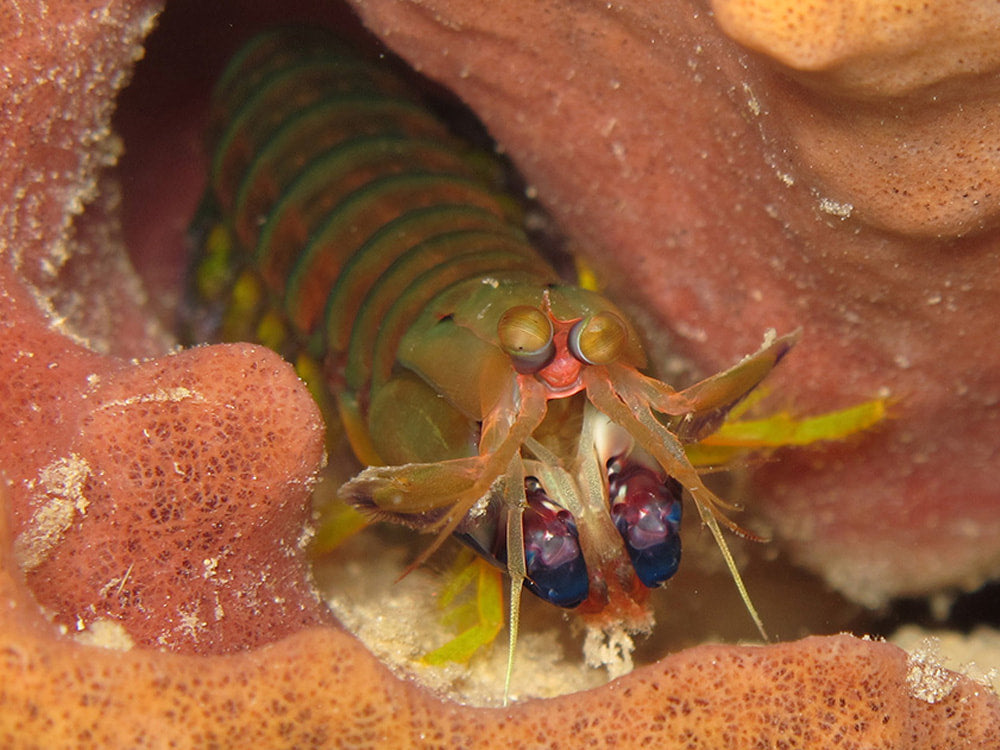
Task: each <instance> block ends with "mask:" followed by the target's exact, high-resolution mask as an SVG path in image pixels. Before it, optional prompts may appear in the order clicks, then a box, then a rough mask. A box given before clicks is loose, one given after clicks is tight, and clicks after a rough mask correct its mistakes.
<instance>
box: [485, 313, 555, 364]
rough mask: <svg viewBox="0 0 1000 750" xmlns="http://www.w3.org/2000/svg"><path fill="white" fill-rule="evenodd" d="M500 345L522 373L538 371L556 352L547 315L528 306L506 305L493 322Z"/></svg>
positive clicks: (550, 323)
mask: <svg viewBox="0 0 1000 750" xmlns="http://www.w3.org/2000/svg"><path fill="white" fill-rule="evenodd" d="M497 336H498V337H499V338H500V346H502V347H503V350H504V351H505V352H507V354H509V355H510V358H511V360H512V361H513V363H514V369H515V370H517V371H518V372H520V373H522V374H528V373H533V372H538V371H539V370H541V369H542V368H543V367H545V365H547V364H548V363H549V362H551V361H552V358H553V357H554V356H555V353H556V346H555V343H554V342H553V341H552V321H551V320H549V316H548V315H546V314H545V313H544V312H542V311H541V310H539V309H538V308H537V307H531V306H530V305H518V306H517V307H512V308H510V309H509V310H508V311H507V312H505V313H504V314H503V315H502V316H500V322H499V323H497Z"/></svg>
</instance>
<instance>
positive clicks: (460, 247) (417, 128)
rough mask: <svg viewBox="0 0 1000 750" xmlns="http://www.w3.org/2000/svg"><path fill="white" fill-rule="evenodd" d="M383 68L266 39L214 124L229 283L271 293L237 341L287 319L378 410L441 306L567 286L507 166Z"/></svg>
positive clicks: (292, 331) (251, 52) (240, 327)
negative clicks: (475, 287)
mask: <svg viewBox="0 0 1000 750" xmlns="http://www.w3.org/2000/svg"><path fill="white" fill-rule="evenodd" d="M381 65H382V66H380V64H379V63H377V62H369V61H364V60H359V59H358V58H357V56H356V55H355V54H354V53H353V52H350V51H348V50H347V49H345V48H344V47H343V46H342V45H341V44H340V43H338V42H337V41H336V40H335V39H332V38H331V37H330V36H329V35H327V34H325V33H322V32H320V31H312V30H303V29H294V30H280V31H276V32H271V33H268V34H265V35H262V36H259V37H257V38H256V39H255V40H253V41H252V42H251V43H250V44H248V45H247V46H246V47H244V48H243V50H242V51H241V52H240V53H238V54H237V56H236V57H235V58H234V59H233V60H232V62H231V63H230V65H229V67H228V68H227V69H226V71H225V72H224V73H223V75H222V77H221V78H220V81H219V83H218V84H217V87H216V89H215V91H214V93H213V97H212V113H211V123H210V126H209V140H210V151H211V172H210V180H209V181H210V189H209V201H208V202H209V203H210V204H213V213H214V214H215V216H216V220H218V221H220V222H221V223H222V225H223V226H224V227H225V228H226V230H227V234H228V238H229V239H228V242H227V262H226V272H227V274H228V276H229V278H231V279H232V278H236V277H237V276H238V275H239V273H240V272H241V271H242V270H243V269H251V272H252V273H253V274H254V276H255V277H256V279H257V280H258V281H260V282H262V286H263V290H264V291H263V293H262V294H261V299H260V300H259V302H257V301H255V304H254V305H253V306H252V307H253V310H252V311H248V310H245V309H244V310H242V311H241V312H240V314H241V315H245V314H246V313H247V312H252V314H251V315H250V316H249V317H245V318H244V319H243V320H240V321H238V322H237V323H235V324H234V326H233V330H232V331H230V332H229V333H228V334H225V333H224V337H226V338H246V337H250V338H258V337H259V336H256V335H254V330H255V326H257V325H259V323H260V320H261V318H262V317H263V316H264V315H265V314H266V313H268V312H270V313H273V312H274V311H275V310H279V311H280V313H281V317H282V318H283V319H284V320H283V322H284V323H285V324H286V325H285V326H284V327H285V328H286V329H287V330H286V331H285V334H287V336H288V337H289V338H285V337H284V336H283V341H285V342H286V343H287V342H288V341H289V339H291V340H294V341H297V342H298V345H299V346H307V347H308V349H309V351H311V352H312V353H313V354H314V356H316V357H317V358H319V359H326V360H327V361H328V362H330V361H334V362H336V363H337V367H336V368H335V369H336V370H337V373H338V375H337V376H338V377H341V376H342V378H343V381H342V383H339V384H338V385H337V388H342V389H344V390H345V391H346V392H347V393H348V394H352V396H353V398H354V399H355V400H356V401H358V402H359V403H360V404H361V405H362V406H361V407H359V408H361V410H362V411H364V410H365V408H364V405H366V404H368V403H370V402H371V401H373V400H375V399H376V398H377V396H378V389H379V388H380V387H381V386H382V385H383V384H385V383H386V382H387V381H388V380H389V379H390V378H391V376H392V374H393V372H394V370H395V369H396V368H397V367H398V365H399V352H400V346H401V343H402V341H403V339H404V337H405V336H406V334H407V333H408V332H410V331H412V329H413V326H414V323H415V321H416V320H417V319H418V318H419V317H420V316H421V315H423V314H425V313H426V311H427V310H428V309H432V308H434V306H435V301H436V300H438V299H439V298H440V296H441V295H443V294H445V293H453V292H454V290H455V289H456V288H457V287H460V286H461V285H462V284H463V283H471V284H481V283H482V282H483V280H490V281H496V280H501V281H504V282H510V283H513V284H515V285H519V284H525V285H530V286H531V287H533V288H535V289H538V290H541V289H544V288H545V287H546V285H549V284H552V283H554V282H556V281H557V280H558V277H557V275H556V273H555V271H554V270H553V269H552V268H551V266H550V265H549V264H548V263H547V262H546V261H545V260H543V259H542V258H541V257H540V256H539V255H538V253H537V252H536V251H535V250H534V248H533V247H532V246H531V245H530V244H529V242H528V240H527V238H526V237H525V235H524V232H523V231H522V229H521V226H520V211H519V208H518V206H517V203H516V202H515V201H513V200H512V199H511V198H510V197H509V196H506V195H504V194H503V193H502V192H500V191H499V190H498V187H497V181H498V180H497V178H498V176H499V175H500V170H499V167H498V166H497V165H496V164H495V163H493V162H492V161H491V160H489V159H487V158H484V155H483V154H482V153H481V152H478V151H474V150H471V149H470V148H469V147H468V145H467V144H465V143H464V142H462V141H459V140H458V139H456V138H454V137H453V136H452V135H451V134H450V133H449V131H448V128H447V127H446V126H445V125H444V124H443V123H442V122H441V121H440V120H439V119H438V118H437V117H435V116H434V115H433V114H432V113H430V112H429V111H428V110H427V109H426V108H425V107H424V106H423V105H422V104H421V103H420V102H418V101H416V100H415V98H413V97H412V95H411V94H410V93H409V92H408V91H407V90H406V89H405V88H404V87H403V86H402V85H401V84H400V83H399V81H398V80H397V78H396V77H395V76H394V75H392V74H391V73H390V72H389V71H388V70H385V69H383V67H384V66H386V64H384V63H383V64H381ZM511 289H513V287H511ZM519 290H520V287H519V286H518V287H517V290H515V296H517V294H518V293H520V292H519ZM202 293H203V296H205V292H204V291H203V292H202ZM229 294H230V290H229V289H228V288H227V289H225V290H224V291H219V292H216V293H215V294H214V295H213V294H212V293H208V295H207V296H209V297H212V296H216V297H219V298H225V297H227V296H228V295H229ZM234 317H235V313H233V311H232V310H230V318H234ZM468 345H469V346H470V347H471V348H472V350H473V351H470V354H473V355H474V354H475V351H474V350H475V349H476V346H477V345H476V343H475V342H471V341H470V342H468ZM290 348H294V347H290ZM286 353H287V352H286ZM328 369H329V368H328ZM458 400H459V401H462V400H463V399H462V398H461V397H459V398H458ZM469 403H470V404H471V403H472V399H471V397H470V399H469ZM463 406H464V405H463ZM470 410H471V411H470ZM462 411H463V412H465V413H466V416H468V417H470V418H472V419H473V420H474V419H478V418H480V417H481V414H480V413H478V412H477V410H476V409H475V408H473V407H471V406H470V407H469V408H468V409H465V408H463V409H462ZM389 452H390V453H391V452H392V451H391V449H390V450H389Z"/></svg>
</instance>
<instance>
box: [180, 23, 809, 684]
mask: <svg viewBox="0 0 1000 750" xmlns="http://www.w3.org/2000/svg"><path fill="white" fill-rule="evenodd" d="M209 140H210V148H211V169H210V175H209V190H208V193H207V196H206V200H205V202H204V216H203V219H204V221H203V222H202V226H203V227H205V226H208V227H209V229H208V230H206V231H204V232H203V237H204V243H203V246H202V253H201V257H200V259H199V260H198V261H197V263H196V266H195V274H194V278H195V282H196V286H197V290H198V294H199V296H200V297H201V299H202V300H203V301H204V302H207V303H208V305H207V306H208V308H209V310H212V309H214V311H215V313H216V314H217V315H218V317H219V327H220V331H219V332H218V333H219V336H217V338H223V339H230V340H247V339H250V340H257V341H260V342H262V343H265V344H267V345H268V346H271V347H273V348H275V349H277V350H279V351H281V352H282V353H283V354H285V355H286V356H289V357H290V358H298V360H299V364H300V373H302V374H303V376H304V377H305V378H306V380H307V381H309V382H310V386H311V388H312V390H313V393H314V395H316V396H317V399H318V400H319V401H320V404H321V406H323V407H324V409H325V410H326V411H327V412H328V413H327V416H328V417H330V416H331V414H330V413H329V409H327V408H326V407H328V406H329V397H330V396H331V395H332V397H333V398H334V399H335V400H336V405H337V410H338V412H339V416H340V417H341V419H342V421H343V423H344V425H345V428H346V432H347V435H348V438H349V439H350V442H351V445H352V447H353V448H354V451H355V453H356V454H357V456H358V458H359V459H360V460H361V461H362V462H364V463H366V464H368V465H369V468H367V469H365V470H364V471H362V472H361V473H360V474H359V475H358V476H356V477H355V478H353V479H352V480H350V481H349V482H347V483H345V484H344V485H343V486H342V487H341V488H340V491H339V494H340V496H341V497H342V498H344V499H345V500H347V501H348V502H349V503H351V504H352V505H355V506H356V507H359V508H361V509H363V510H367V511H370V512H371V514H372V515H373V516H375V517H380V518H385V519H389V520H393V521H396V522H399V523H404V524H408V525H410V526H413V527H415V528H419V529H424V530H433V531H435V532H437V534H438V536H437V543H440V541H441V540H443V539H444V538H446V537H447V536H448V535H450V534H451V533H453V532H455V533H457V534H458V535H459V537H460V538H461V539H462V540H463V541H465V542H466V543H468V544H470V545H471V546H473V548H474V549H476V550H477V551H478V552H479V553H480V554H481V555H482V556H483V557H484V558H486V559H487V560H489V561H490V562H492V563H493V564H495V565H498V566H500V567H503V568H505V569H506V570H507V572H508V574H509V575H510V576H511V579H512V585H511V613H512V623H513V625H512V628H511V632H510V639H511V641H510V644H511V651H513V642H514V639H515V638H516V612H517V603H518V597H519V596H520V589H521V584H520V582H523V583H524V585H525V586H526V587H528V588H529V590H531V591H532V592H533V593H535V594H536V595H538V596H540V597H542V598H543V599H545V600H547V601H549V602H551V603H553V604H557V605H558V606H563V607H576V606H580V607H581V611H585V612H587V613H589V614H592V615H594V616H602V617H604V618H605V619H607V620H609V621H614V622H618V623H621V622H625V623H626V627H629V628H633V629H642V628H645V627H647V626H648V620H647V619H646V615H645V614H644V612H645V611H646V610H645V594H643V593H642V587H647V588H652V587H656V586H659V585H661V584H662V583H663V582H664V581H665V580H666V579H667V578H669V577H670V576H671V575H673V572H674V571H675V570H676V567H677V563H678V561H679V553H680V538H679V522H680V503H681V494H682V492H686V493H688V495H689V496H690V497H692V499H693V500H694V502H695V504H696V506H697V507H698V510H699V513H700V514H701V516H702V518H703V519H704V520H705V523H706V524H708V525H709V527H710V529H711V530H712V533H713V536H715V538H716V541H717V542H718V543H719V546H720V549H721V550H722V552H723V555H724V557H725V559H726V563H727V565H728V566H729V569H730V571H731V573H732V574H733V577H734V579H735V581H736V583H737V587H738V588H739V590H740V593H741V596H742V597H743V599H744V602H745V603H746V605H747V608H748V610H749V611H750V613H751V614H752V615H753V617H754V620H755V622H756V623H757V624H758V627H759V628H760V629H761V632H763V628H762V626H761V625H760V620H759V618H758V617H757V615H756V612H755V611H754V610H753V607H752V605H751V603H750V601H749V598H748V596H747V594H746V591H745V588H744V587H743V585H742V582H741V580H740V578H739V574H738V571H737V570H736V568H735V563H733V561H732V558H731V556H730V555H729V553H728V549H727V547H726V546H725V542H724V540H723V538H722V535H721V531H720V530H719V527H718V523H719V522H721V523H724V524H726V525H727V526H729V527H730V528H731V529H734V530H739V527H737V526H736V525H735V524H734V523H733V522H732V521H730V520H729V519H728V518H727V517H726V516H725V514H724V513H723V512H722V510H721V508H723V507H724V504H723V503H722V502H721V501H720V500H719V499H718V498H717V497H715V495H714V494H713V493H712V492H711V491H710V490H709V489H708V488H707V487H705V486H704V483H703V482H702V480H701V478H700V476H699V474H698V471H697V469H696V468H695V467H694V466H692V465H691V463H690V461H688V459H687V457H686V455H685V450H684V445H683V444H684V443H691V442H696V441H698V440H700V439H702V438H704V437H705V436H706V435H708V434H710V433H711V432H713V431H714V430H715V429H717V428H718V426H719V425H720V424H721V423H722V421H723V420H724V419H725V417H726V414H727V413H728V411H729V410H730V409H731V408H732V407H733V405H734V404H736V403H737V402H738V401H739V400H740V399H742V398H743V397H744V396H745V395H746V394H747V393H749V392H750V391H752V390H753V389H754V388H755V387H756V386H757V384H758V383H759V382H760V381H761V379H763V377H764V376H766V374H767V373H768V372H769V371H770V369H771V368H772V367H773V366H774V365H775V364H776V363H777V361H778V360H779V359H780V358H781V357H782V356H784V354H785V352H787V351H788V349H789V348H790V347H791V346H792V344H793V343H794V340H795V336H794V335H793V336H785V337H783V338H777V339H773V340H771V341H769V342H767V343H766V344H765V346H764V347H762V348H761V350H760V351H758V352H757V353H756V354H754V355H753V356H751V357H748V358H745V359H744V360H743V361H741V362H740V363H739V364H737V365H736V366H734V367H732V368H730V369H729V370H726V371H724V372H721V373H718V374H716V375H714V376H712V377H710V378H707V379H706V380H704V381H701V382H700V383H697V384H695V385H693V386H691V387H689V388H687V389H685V390H683V391H680V392H677V391H675V390H674V389H672V388H671V387H670V386H669V385H667V384H666V383H662V382H660V381H657V380H655V379H654V378H651V377H649V376H647V375H644V374H642V372H641V369H642V368H643V367H644V365H645V355H644V354H643V351H642V346H641V344H640V343H639V336H638V334H637V332H636V331H635V329H634V327H633V326H632V325H631V324H630V323H629V322H628V320H627V318H625V316H624V315H622V314H621V311H620V310H618V308H617V307H616V306H615V305H614V304H613V303H611V302H610V301H608V300H607V299H605V298H604V297H603V296H601V295H600V294H597V293H595V292H592V291H588V290H586V289H582V288H580V287H577V286H574V285H571V284H564V283H560V280H559V277H558V275H557V274H556V272H555V271H554V270H553V268H552V267H551V266H550V264H549V263H548V262H547V261H546V260H544V259H543V258H542V257H541V256H540V255H539V254H538V253H537V252H536V251H535V249H534V248H533V247H532V246H531V244H530V243H529V241H528V239H527V238H526V236H525V234H524V232H523V230H522V227H521V214H520V209H519V206H518V203H517V201H515V200H513V199H511V198H510V197H509V196H506V195H504V194H503V193H502V191H501V190H500V189H499V187H498V185H499V182H500V180H499V178H500V176H501V175H502V174H503V171H502V170H501V169H500V168H499V167H498V166H497V164H496V163H495V162H494V161H492V160H491V159H489V158H487V157H486V156H485V155H484V154H483V153H482V152H481V151H476V150H474V149H471V148H470V147H469V146H468V145H467V144H466V143H465V142H464V141H461V140H459V139H457V138H455V137H453V136H452V135H451V134H450V132H449V130H448V128H447V127H446V126H445V125H444V124H443V123H442V121H440V120H439V119H438V118H436V117H435V116H434V115H433V114H432V113H431V112H430V111H429V110H428V109H426V108H425V107H423V106H421V104H420V103H419V102H418V101H417V100H416V99H415V98H414V97H413V96H412V95H411V94H410V93H409V90H408V88H407V87H406V86H405V85H404V84H402V83H400V81H399V79H397V78H396V77H395V75H394V74H393V73H392V72H391V71H390V70H389V69H388V64H387V63H385V62H383V61H365V60H362V59H359V58H358V57H357V56H356V55H354V54H353V53H351V52H349V51H347V50H346V49H345V48H344V47H343V46H342V45H341V44H340V43H339V42H337V41H336V40H335V39H332V38H331V37H330V36H329V35H327V34H325V33H323V32H320V31H317V30H313V29H285V30H278V31H274V32H270V33H267V34H264V35H261V36H259V37H257V38H256V39H254V40H252V41H251V42H250V43H249V44H247V45H246V46H245V47H244V48H243V49H242V50H241V51H240V52H239V53H238V54H237V55H236V57H235V58H234V59H233V61H232V62H231V63H230V64H229V66H228V67H227V69H226V70H225V72H224V73H223V75H222V77H221V79H220V81H219V83H218V85H217V87H216V89H215V91H214V94H213V98H212V116H211V122H210V126H209ZM303 353H305V354H306V356H305V357H304V359H305V361H306V364H307V365H308V366H307V367H302V366H301V364H302V360H303ZM320 363H321V364H320ZM303 370H309V374H308V375H307V374H306V373H305V372H303ZM550 404H553V406H552V408H550ZM612 490H613V492H612ZM433 548H434V545H432V547H431V549H430V550H428V554H429V552H430V551H432V550H433ZM509 671H510V664H508V677H509Z"/></svg>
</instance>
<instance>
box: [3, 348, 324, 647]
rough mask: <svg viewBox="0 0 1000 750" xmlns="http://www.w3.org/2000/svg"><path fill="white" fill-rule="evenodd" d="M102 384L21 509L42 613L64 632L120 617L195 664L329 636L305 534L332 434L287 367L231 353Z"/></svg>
mask: <svg viewBox="0 0 1000 750" xmlns="http://www.w3.org/2000/svg"><path fill="white" fill-rule="evenodd" d="M95 364H96V363H95ZM105 372H106V368H102V374H100V375H98V374H91V375H90V376H89V377H88V378H87V380H86V382H87V383H88V387H87V388H86V389H85V392H84V393H82V394H80V399H81V406H83V407H84V410H83V413H82V414H81V415H80V417H79V422H78V433H77V435H76V436H75V437H74V438H73V439H72V440H71V441H69V444H68V445H67V446H66V448H64V449H63V450H62V451H60V452H59V453H58V455H56V456H54V457H53V458H52V460H50V461H49V462H48V463H46V464H45V465H43V466H42V467H41V468H40V470H39V472H38V478H37V479H36V480H35V481H34V482H32V483H31V484H32V487H31V488H30V489H29V488H28V487H24V490H26V491H23V492H19V493H18V494H17V497H18V499H19V500H20V502H18V503H17V504H16V505H15V515H16V518H17V520H18V527H19V530H20V533H19V535H18V537H17V542H16V550H17V553H18V556H19V558H20V560H19V561H20V562H21V564H22V567H23V568H24V569H25V570H26V571H27V574H28V582H29V584H30V585H31V587H32V588H33V589H34V591H35V592H36V596H37V598H38V599H39V601H40V602H41V603H42V604H43V605H44V606H45V607H47V608H48V609H49V610H51V611H52V612H53V613H55V618H56V620H57V621H58V622H60V623H62V624H64V625H66V626H67V627H69V628H71V629H73V628H77V629H78V628H83V627H85V626H87V625H89V624H90V623H91V622H92V621H93V620H94V619H97V618H112V619H115V620H118V621H119V622H120V623H121V624H122V625H123V626H124V627H125V629H126V630H127V631H128V632H129V633H130V635H131V636H132V638H133V639H134V640H135V641H137V642H138V643H141V644H146V645H158V646H166V647H170V648H171V649H173V650H183V651H193V652H197V653H208V652H214V653H219V652H224V651H232V650H237V649H242V648H247V647H250V646H254V645H259V644H261V643H264V642H268V641H271V640H274V639H276V638H280V637H281V636H283V635H285V634H287V633H288V632H290V631H292V630H295V629H298V628H300V627H302V626H303V625H307V624H314V623H317V622H319V621H321V620H322V619H323V617H322V614H321V613H322V612H323V609H322V608H321V606H320V605H319V604H318V603H317V601H316V598H315V596H314V595H313V593H312V591H311V590H310V588H309V586H308V585H307V584H306V580H305V576H304V574H303V571H304V570H305V565H304V561H303V557H304V551H303V548H302V546H303V541H304V540H303V538H302V535H303V531H302V529H303V525H304V523H305V521H306V520H307V519H306V514H307V512H308V502H307V501H306V500H307V497H308V492H309V484H308V482H307V481H304V480H305V478H307V477H308V476H309V475H310V472H311V471H312V470H314V469H315V467H316V465H317V464H318V462H319V461H320V459H321V456H322V435H323V426H322V423H321V421H320V419H319V416H318V413H317V410H316V407H315V405H314V404H313V402H312V400H311V399H310V398H309V395H308V393H307V392H306V391H305V389H304V388H302V386H301V384H300V383H299V382H298V381H297V379H296V378H295V377H294V374H293V372H292V370H291V368H290V367H289V366H288V365H287V364H285V363H284V362H283V361H282V360H281V359H280V358H278V357H277V355H275V354H273V353H272V352H270V351H268V350H266V349H262V348H260V347H255V346H248V345H247V346H243V345H238V346H225V347H202V348H198V349H194V350H191V351H188V352H185V353H183V354H179V355H176V356H167V357H163V358H161V359H157V360H153V361H151V362H147V363H142V364H139V365H135V366H123V367H119V368H117V369H116V370H112V371H111V372H106V374H105ZM150 613H156V615H157V616H156V617H150Z"/></svg>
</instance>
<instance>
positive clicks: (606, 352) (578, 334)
mask: <svg viewBox="0 0 1000 750" xmlns="http://www.w3.org/2000/svg"><path fill="white" fill-rule="evenodd" d="M627 341H628V330H627V329H626V328H625V323H623V322H622V319H621V318H619V317H618V316H617V315H615V314H614V313H612V312H599V313H594V314H593V315H590V316H588V317H586V318H584V319H583V320H581V321H580V322H578V323H577V324H576V325H574V326H573V328H572V329H571V330H570V332H569V340H568V342H567V343H568V346H569V350H570V351H571V352H572V353H573V356H574V357H576V358H577V359H578V360H580V361H581V362H585V363H587V364H588V365H609V364H611V363H612V362H615V361H617V360H618V358H619V357H620V356H621V355H622V351H624V349H625V344H626V343H627Z"/></svg>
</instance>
